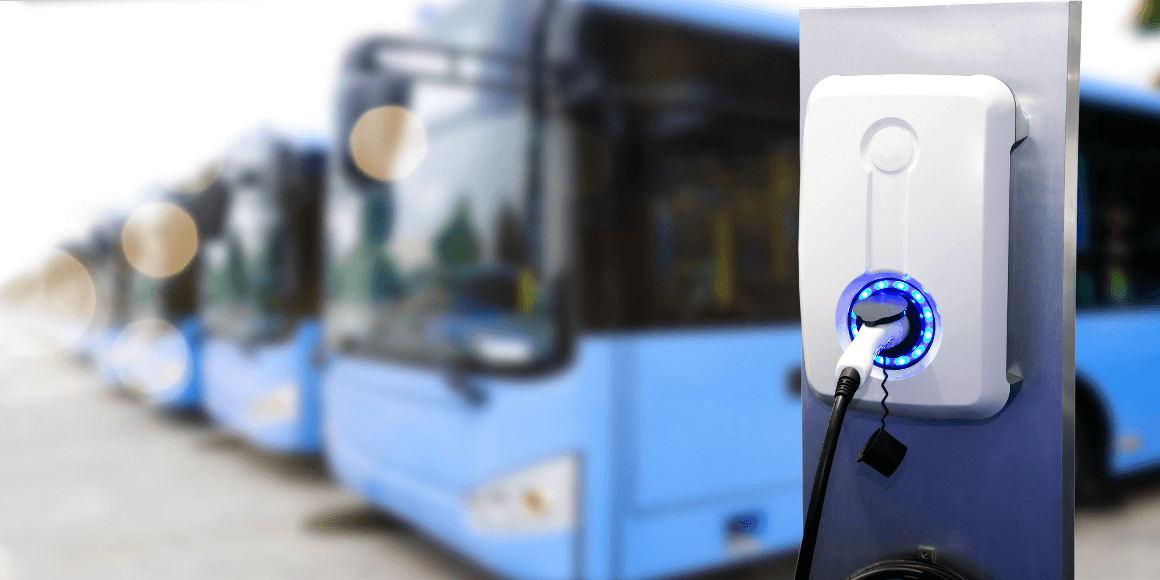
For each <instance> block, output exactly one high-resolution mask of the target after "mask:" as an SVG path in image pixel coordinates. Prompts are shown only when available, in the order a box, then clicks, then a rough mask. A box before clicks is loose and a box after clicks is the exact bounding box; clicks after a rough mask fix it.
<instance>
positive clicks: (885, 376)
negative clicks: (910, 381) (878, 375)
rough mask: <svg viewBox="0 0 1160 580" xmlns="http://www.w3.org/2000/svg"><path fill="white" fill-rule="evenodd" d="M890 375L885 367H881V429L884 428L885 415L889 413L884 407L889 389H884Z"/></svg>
mask: <svg viewBox="0 0 1160 580" xmlns="http://www.w3.org/2000/svg"><path fill="white" fill-rule="evenodd" d="M889 378H890V375H889V374H887V373H886V367H882V393H883V395H882V403H881V405H882V430H883V431H885V430H886V416H887V415H889V414H890V409H887V408H886V397H889V396H890V391H887V390H886V380H887V379H889Z"/></svg>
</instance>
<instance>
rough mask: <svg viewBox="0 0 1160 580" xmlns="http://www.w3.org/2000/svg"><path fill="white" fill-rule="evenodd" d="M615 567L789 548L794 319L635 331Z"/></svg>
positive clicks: (797, 461) (796, 452)
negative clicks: (760, 325)
mask: <svg viewBox="0 0 1160 580" xmlns="http://www.w3.org/2000/svg"><path fill="white" fill-rule="evenodd" d="M636 343H637V344H636V351H637V361H636V366H637V368H636V378H635V381H634V382H635V390H634V396H635V401H631V402H627V406H628V407H629V408H631V409H633V413H634V415H633V416H634V417H636V421H635V430H636V432H635V435H634V438H633V439H632V441H634V443H629V444H628V445H634V458H635V463H634V466H633V467H634V472H635V473H634V476H633V479H634V482H633V485H632V493H633V500H634V501H633V506H634V509H633V511H632V513H630V514H628V515H627V519H626V523H625V525H626V538H625V544H624V546H623V550H624V554H625V556H624V562H625V567H624V575H625V577H626V578H644V577H650V576H655V575H658V574H665V573H674V572H678V571H682V570H692V569H698V568H705V567H712V566H717V565H722V564H727V563H729V562H731V561H736V560H738V559H742V558H746V557H749V556H753V555H757V554H769V553H772V552H777V551H781V550H785V549H788V548H792V547H794V546H795V545H796V543H797V542H798V541H799V540H800V539H801V525H802V519H801V497H800V489H801V467H800V466H801V399H800V396H799V392H800V371H799V372H795V371H798V369H799V368H800V367H799V364H800V360H801V335H800V332H799V331H798V329H797V328H796V327H784V328H777V329H770V328H765V329H745V330H733V329H728V330H727V329H720V330H706V331H695V332H689V331H686V332H682V333H679V334H675V333H674V334H670V335H663V334H662V335H654V336H647V335H646V336H642V337H638V338H637V339H636Z"/></svg>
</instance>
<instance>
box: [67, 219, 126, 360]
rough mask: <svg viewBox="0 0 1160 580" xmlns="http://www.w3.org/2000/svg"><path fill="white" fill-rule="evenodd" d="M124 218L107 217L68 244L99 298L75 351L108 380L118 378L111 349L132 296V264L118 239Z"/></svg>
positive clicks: (68, 250)
mask: <svg viewBox="0 0 1160 580" xmlns="http://www.w3.org/2000/svg"><path fill="white" fill-rule="evenodd" d="M123 221H124V220H123V219H120V220H117V219H105V220H103V221H102V222H100V223H98V224H97V225H96V226H94V227H93V228H92V229H91V230H90V231H89V233H88V235H87V237H85V238H84V239H83V240H81V241H80V242H77V243H75V244H73V245H72V246H70V247H66V248H65V251H66V252H68V253H69V254H70V255H72V256H73V257H75V258H76V259H77V260H79V261H80V262H81V264H83V265H84V267H85V269H86V270H87V271H88V274H89V277H90V279H91V280H92V283H93V293H94V298H95V305H94V309H93V316H92V320H91V321H90V323H89V325H88V328H87V329H86V330H85V333H84V334H83V335H82V336H81V338H80V340H78V341H77V343H76V344H75V346H74V347H73V349H72V351H73V354H74V355H75V356H76V357H77V358H78V359H80V360H81V361H82V362H84V363H85V364H87V365H89V366H90V367H91V368H93V369H94V370H96V371H97V372H98V373H99V374H101V376H102V378H104V379H105V380H106V381H108V382H114V380H115V379H116V375H115V372H114V371H113V369H112V366H111V362H110V361H109V357H108V352H109V351H110V349H111V346H112V343H113V341H114V340H116V337H117V334H118V333H119V331H117V330H114V329H116V328H118V327H120V326H122V325H123V324H124V317H125V300H126V298H127V296H128V293H127V292H126V290H125V286H126V283H127V280H128V272H127V270H126V269H127V268H128V265H127V264H126V263H125V261H124V256H123V254H121V252H120V244H119V243H116V242H117V241H118V240H117V238H118V237H119V235H120V226H121V224H122V223H123Z"/></svg>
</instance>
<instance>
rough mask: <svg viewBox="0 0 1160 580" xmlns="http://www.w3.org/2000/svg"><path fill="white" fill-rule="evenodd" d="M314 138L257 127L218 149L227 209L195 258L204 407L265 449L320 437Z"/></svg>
mask: <svg viewBox="0 0 1160 580" xmlns="http://www.w3.org/2000/svg"><path fill="white" fill-rule="evenodd" d="M321 145H322V143H320V142H318V143H314V142H303V143H299V142H295V141H292V140H290V139H289V138H288V137H285V136H282V135H278V134H276V133H274V132H272V131H270V130H266V129H262V130H259V131H256V132H254V133H252V134H249V135H247V136H245V137H244V138H242V139H241V140H240V141H239V143H238V144H237V145H236V146H235V147H233V148H232V149H231V150H230V151H229V152H228V153H227V155H226V157H225V160H224V163H223V168H222V182H223V184H224V186H225V187H226V189H227V192H228V193H227V195H228V204H227V205H228V210H227V212H228V213H227V217H226V219H225V223H224V227H223V228H222V229H221V231H220V233H219V235H218V236H217V237H215V238H213V239H209V240H206V241H205V243H204V246H203V248H202V251H201V252H200V256H199V259H200V260H201V264H202V268H201V281H200V291H201V302H200V313H201V318H202V323H203V325H204V328H205V344H204V346H203V347H202V348H203V350H204V355H203V358H202V361H203V363H202V366H203V370H202V384H203V389H204V401H205V407H206V410H207V411H208V412H209V414H210V415H211V416H212V417H213V418H214V419H215V420H217V421H218V422H219V423H221V424H222V425H224V426H226V427H228V428H231V429H235V430H238V431H240V432H242V433H244V434H245V435H246V436H247V437H248V438H250V439H251V440H253V441H255V442H257V443H258V444H260V445H263V446H265V447H267V448H270V449H275V450H279V451H285V452H314V451H317V450H318V448H319V445H320V438H321V435H320V426H319V421H320V419H319V394H318V384H319V378H318V368H317V366H316V364H315V362H314V361H315V356H314V351H315V350H316V348H317V347H318V344H319V341H320V339H321V329H320V324H319V320H318V316H319V308H320V301H319V300H320V286H321V279H322V272H321V266H320V264H321V262H322V256H321V243H322V242H321V220H322V218H321V212H320V205H321V200H322V185H323V181H322V176H323V172H324V170H325V156H324V153H323V151H322V147H321Z"/></svg>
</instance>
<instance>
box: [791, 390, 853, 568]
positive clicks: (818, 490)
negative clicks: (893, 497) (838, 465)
mask: <svg viewBox="0 0 1160 580" xmlns="http://www.w3.org/2000/svg"><path fill="white" fill-rule="evenodd" d="M861 383H862V377H860V376H859V375H858V371H857V370H855V369H854V368H849V367H848V368H846V369H844V370H843V371H842V374H841V375H839V376H838V385H837V387H836V388H835V389H834V406H833V409H832V410H831V411H830V424H829V426H827V427H826V436H825V438H824V439H822V455H821V457H819V458H818V469H817V472H815V473H814V486H813V490H811V491H810V506H809V508H808V509H807V510H806V522H805V527H804V529H803V531H802V546H801V549H800V550H799V551H798V560H797V572H796V573H794V580H809V577H810V568H811V567H812V566H813V563H814V549H815V548H816V547H817V543H818V528H819V527H820V526H821V523H822V504H823V503H824V502H825V501H826V486H827V485H829V483H830V467H831V466H833V464H834V453H835V451H836V450H837V449H838V434H839V433H841V432H842V422H843V421H844V420H845V419H846V407H848V406H850V400H851V399H853V398H854V393H855V392H857V391H858V385H860V384H861Z"/></svg>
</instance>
